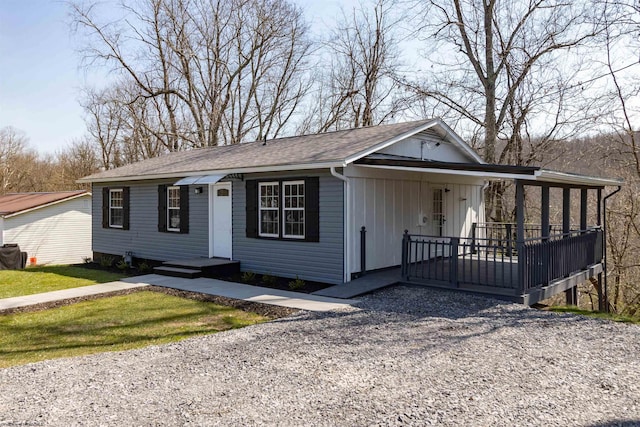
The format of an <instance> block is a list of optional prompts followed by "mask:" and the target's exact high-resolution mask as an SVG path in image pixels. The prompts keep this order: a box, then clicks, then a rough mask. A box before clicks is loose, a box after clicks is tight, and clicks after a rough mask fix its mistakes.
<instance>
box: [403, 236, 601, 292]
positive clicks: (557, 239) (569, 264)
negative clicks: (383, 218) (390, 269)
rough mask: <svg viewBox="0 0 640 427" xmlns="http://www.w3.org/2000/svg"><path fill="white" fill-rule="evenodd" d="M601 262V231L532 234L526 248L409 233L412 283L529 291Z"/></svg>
mask: <svg viewBox="0 0 640 427" xmlns="http://www.w3.org/2000/svg"><path fill="white" fill-rule="evenodd" d="M514 247H515V248H517V249H519V250H513V249H514ZM601 260H602V231H601V230H600V229H589V230H581V231H575V232H571V233H567V234H554V235H552V236H548V237H544V238H542V237H535V238H529V239H526V240H525V241H524V242H521V243H520V247H517V245H516V244H515V242H514V241H513V240H512V239H508V240H507V239H503V240H496V239H492V238H480V237H477V236H476V237H470V238H458V237H437V236H426V235H415V234H409V233H408V232H406V231H405V234H404V237H403V241H402V265H401V271H402V277H403V279H404V280H406V281H428V282H433V283H440V284H446V285H450V286H455V287H459V286H460V285H463V284H464V285H469V286H471V287H473V286H482V287H489V288H502V289H512V290H514V291H517V292H521V293H524V292H526V291H527V290H529V289H532V288H535V287H539V286H544V285H547V284H549V283H551V282H552V281H554V280H556V279H560V278H563V277H567V276H569V275H571V274H572V273H575V272H577V271H580V270H584V269H586V268H587V267H589V266H591V265H594V264H597V263H599V262H600V261H601Z"/></svg>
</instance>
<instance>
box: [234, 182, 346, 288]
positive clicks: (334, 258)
mask: <svg viewBox="0 0 640 427" xmlns="http://www.w3.org/2000/svg"><path fill="white" fill-rule="evenodd" d="M307 176H318V177H319V184H320V188H319V191H320V216H319V220H320V241H319V242H303V241H291V240H286V241H285V240H270V239H260V238H247V235H246V218H245V214H246V211H245V205H246V198H245V197H246V186H245V185H246V183H245V182H246V180H248V179H260V180H265V181H267V180H269V179H277V178H304V177H307ZM244 178H245V180H244V181H234V182H233V258H234V259H237V260H239V261H240V268H241V269H242V271H252V272H254V273H259V274H267V273H268V274H273V275H274V276H282V277H291V278H295V277H296V276H298V277H300V278H301V279H303V280H311V281H318V282H325V283H332V284H340V283H343V267H344V266H343V259H344V258H343V252H344V243H343V233H344V228H343V227H344V226H343V224H344V223H343V202H344V197H343V193H344V191H343V188H344V185H343V182H342V181H340V180H339V179H337V178H334V177H333V176H331V175H330V174H328V173H324V172H318V173H308V172H307V173H304V174H302V173H300V172H298V173H295V174H294V173H292V174H284V175H283V174H248V175H245V177H244Z"/></svg>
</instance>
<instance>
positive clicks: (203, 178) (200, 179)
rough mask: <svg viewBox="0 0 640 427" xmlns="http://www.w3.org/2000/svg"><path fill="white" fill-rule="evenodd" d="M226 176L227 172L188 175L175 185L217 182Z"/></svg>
mask: <svg viewBox="0 0 640 427" xmlns="http://www.w3.org/2000/svg"><path fill="white" fill-rule="evenodd" d="M225 176H227V174H224V175H200V176H188V177H186V178H182V179H181V180H179V181H176V183H175V184H173V185H194V184H215V183H216V182H218V181H220V180H221V179H222V178H224V177H225Z"/></svg>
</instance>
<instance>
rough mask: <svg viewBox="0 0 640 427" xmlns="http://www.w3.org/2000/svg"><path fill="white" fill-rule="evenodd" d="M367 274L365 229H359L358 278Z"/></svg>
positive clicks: (363, 227)
mask: <svg viewBox="0 0 640 427" xmlns="http://www.w3.org/2000/svg"><path fill="white" fill-rule="evenodd" d="M366 272H367V228H366V227H365V226H364V225H363V226H362V227H361V228H360V276H364V275H365V273H366Z"/></svg>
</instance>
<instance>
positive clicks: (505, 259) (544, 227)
mask: <svg viewBox="0 0 640 427" xmlns="http://www.w3.org/2000/svg"><path fill="white" fill-rule="evenodd" d="M357 166H358V167H360V168H362V169H367V170H372V171H378V172H382V171H384V173H385V174H391V173H398V174H399V173H404V174H406V176H409V174H412V173H419V174H421V175H422V177H423V179H424V180H425V181H428V182H435V181H436V180H437V179H440V180H441V181H439V182H443V181H444V183H443V185H442V190H441V191H440V190H438V189H437V188H434V187H430V188H434V190H433V192H432V194H431V195H430V194H426V195H425V193H424V192H422V191H419V192H418V197H417V204H418V205H420V204H421V205H420V206H421V207H419V208H418V209H417V210H414V212H415V213H418V224H417V227H416V226H415V223H414V222H413V221H412V220H411V219H410V217H409V219H408V220H406V219H405V220H404V224H406V225H405V227H404V235H403V233H402V231H400V232H398V231H397V228H396V227H386V228H383V227H381V226H380V225H378V224H376V220H378V219H379V218H387V217H389V216H390V215H389V212H381V214H380V215H378V214H377V212H375V213H376V215H373V217H374V220H373V221H372V220H369V219H368V217H364V218H360V217H358V218H357V220H358V222H357V223H356V224H358V223H359V224H361V225H362V227H363V228H362V233H361V236H360V242H357V240H356V244H355V245H354V246H355V247H357V249H359V250H360V252H361V254H360V257H359V260H360V266H361V269H360V271H359V272H358V271H357V270H355V269H354V268H353V262H352V269H351V272H352V273H355V274H356V275H357V276H361V275H362V273H363V272H365V271H366V270H367V269H370V270H373V269H375V268H380V267H385V265H380V264H382V263H381V262H380V261H379V260H380V259H381V256H380V255H379V252H381V251H380V249H379V248H380V247H385V248H387V250H393V249H391V248H395V250H396V251H398V252H397V254H398V255H400V250H399V249H400V247H401V248H402V253H401V257H400V258H401V259H400V260H398V261H397V262H396V263H395V265H396V266H397V265H400V266H401V280H400V281H402V282H404V283H410V284H418V285H428V286H435V287H444V288H449V289H459V290H466V291H472V292H477V293H483V294H489V295H493V296H497V297H501V298H505V299H509V300H512V301H516V302H520V303H524V304H527V305H531V304H534V303H536V302H538V301H541V300H543V299H546V298H548V297H550V296H553V295H555V294H558V293H560V292H563V291H564V292H565V295H566V300H567V303H568V304H576V303H577V298H578V296H577V285H578V284H580V283H582V282H585V281H587V280H590V279H592V282H594V285H595V286H596V288H597V290H598V293H599V297H600V309H602V310H604V309H606V308H605V307H606V305H607V304H606V301H607V295H606V293H607V289H606V280H603V279H605V277H603V272H604V270H605V268H604V266H605V265H606V258H605V254H606V250H605V248H604V242H605V241H606V240H605V238H604V234H605V231H604V224H605V215H606V200H607V198H608V197H610V196H611V195H613V194H615V191H614V192H613V193H610V194H609V195H606V194H605V193H604V190H605V187H607V186H617V187H619V186H620V184H621V182H620V181H618V180H612V179H607V178H598V177H589V176H583V175H576V174H569V173H563V172H555V171H548V170H544V169H540V168H537V167H524V166H506V165H488V164H469V163H450V162H437V161H431V160H413V159H406V158H399V157H395V158H394V157H391V156H388V155H387V156H380V155H378V156H375V157H374V156H368V157H365V158H364V159H361V160H359V161H358V164H357ZM370 173H371V174H372V173H373V172H370ZM473 178H475V179H482V182H483V183H484V184H485V185H486V186H488V185H491V183H496V182H503V181H511V182H513V184H514V189H515V200H514V201H515V203H514V205H513V210H511V208H510V209H509V212H513V213H514V214H515V218H514V220H515V221H514V222H513V223H497V224H496V223H488V222H487V221H486V219H485V214H484V210H485V205H484V192H483V190H484V188H486V187H483V189H482V190H479V191H478V190H477V189H476V190H473V192H471V193H470V192H469V191H467V192H466V193H465V192H463V191H460V190H459V189H457V188H456V185H457V184H458V183H464V184H465V185H472V184H471V181H470V180H471V179H473ZM447 181H449V182H448V183H447ZM476 185H477V183H476ZM367 188H369V187H367ZM371 188H374V187H371ZM525 189H526V190H527V191H528V196H527V197H526V196H525ZM474 192H475V193H479V195H480V197H479V202H478V201H477V200H476V198H474V194H475V193H474ZM388 193H391V192H390V191H386V188H385V192H384V194H385V195H386V194H388ZM425 196H426V197H425ZM429 196H431V197H429ZM525 198H527V199H528V200H529V202H528V203H526V204H525ZM369 199H371V198H367V200H369ZM407 200H409V202H407ZM411 200H414V199H412V198H410V197H409V198H406V197H403V198H401V199H392V198H390V197H386V198H385V199H384V202H385V205H386V206H387V207H393V206H397V207H398V208H399V209H402V210H403V211H404V210H406V208H407V206H409V207H411V206H410V203H411ZM552 201H553V202H554V203H553V204H554V205H555V207H554V209H553V211H552V209H551V204H552ZM425 202H426V203H425ZM425 204H426V209H425ZM391 209H393V208H391ZM552 212H553V216H552V215H551V213H552ZM382 214H385V215H382ZM395 218H397V216H396V217H395ZM552 218H557V219H556V221H557V222H558V223H557V224H553V223H552V222H551V219H552ZM360 220H362V222H360ZM354 225H355V224H354ZM370 227H372V228H371V230H370ZM354 228H355V227H352V230H353V229H354ZM353 231H355V230H353ZM390 231H392V232H393V236H390ZM369 235H370V236H371V239H370V238H369V237H368V236H369ZM352 239H353V238H352ZM353 240H355V239H353ZM369 240H373V241H374V243H373V244H371V243H370V242H369ZM390 242H391V244H389V243H390ZM369 257H372V258H374V260H375V262H372V261H369ZM351 259H352V261H353V260H354V259H358V258H357V257H353V256H352V258H351ZM396 259H397V258H396ZM394 260H395V259H394ZM372 264H373V266H374V267H373V268H371V265H372Z"/></svg>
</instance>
